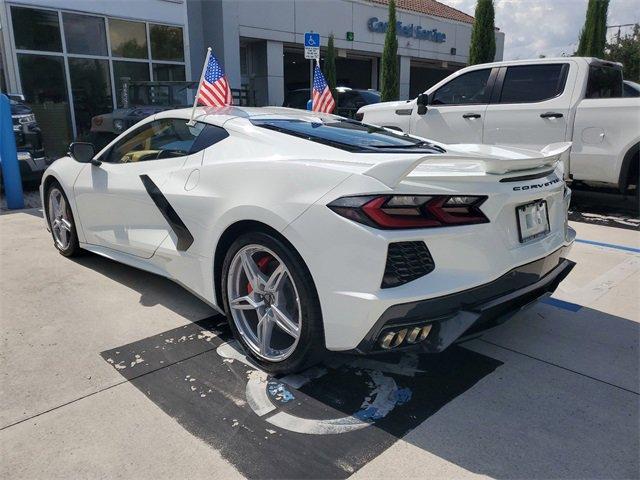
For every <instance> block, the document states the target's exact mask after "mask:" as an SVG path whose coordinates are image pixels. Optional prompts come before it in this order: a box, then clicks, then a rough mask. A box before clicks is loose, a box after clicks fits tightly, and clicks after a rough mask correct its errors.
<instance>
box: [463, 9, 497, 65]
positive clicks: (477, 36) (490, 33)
mask: <svg viewBox="0 0 640 480" xmlns="http://www.w3.org/2000/svg"><path fill="white" fill-rule="evenodd" d="M495 30H496V27H495V11H494V10H493V0H478V3H477V4H476V13H475V20H474V22H473V29H472V30H471V44H470V45H469V65H476V64H478V63H488V62H493V60H494V59H495V56H496V34H495Z"/></svg>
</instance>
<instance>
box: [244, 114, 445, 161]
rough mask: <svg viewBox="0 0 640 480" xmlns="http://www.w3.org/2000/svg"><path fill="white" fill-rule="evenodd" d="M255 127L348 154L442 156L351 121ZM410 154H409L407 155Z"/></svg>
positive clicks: (260, 122) (275, 122)
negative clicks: (424, 154)
mask: <svg viewBox="0 0 640 480" xmlns="http://www.w3.org/2000/svg"><path fill="white" fill-rule="evenodd" d="M251 122H252V123H253V124H254V125H256V126H258V127H262V128H266V129H269V130H274V131H276V132H280V133H285V134H287V135H292V136H294V137H298V138H304V139H305V140H309V141H312V142H317V143H322V144H324V145H329V146H332V147H336V148H340V149H342V150H347V151H349V152H362V153H367V152H370V153H372V152H375V153H381V152H382V153H385V152H389V153H392V152H396V153H397V152H399V151H402V152H406V153H441V152H444V150H443V149H442V148H440V147H438V146H436V145H433V144H431V143H429V142H425V141H422V140H417V139H415V138H413V137H410V136H409V135H405V134H402V133H394V132H391V131H389V130H386V129H384V128H380V127H374V126H372V125H366V124H364V123H360V122H356V121H354V120H348V119H330V120H319V121H317V122H313V121H307V120H299V119H253V120H252V121H251ZM407 150H409V152H407Z"/></svg>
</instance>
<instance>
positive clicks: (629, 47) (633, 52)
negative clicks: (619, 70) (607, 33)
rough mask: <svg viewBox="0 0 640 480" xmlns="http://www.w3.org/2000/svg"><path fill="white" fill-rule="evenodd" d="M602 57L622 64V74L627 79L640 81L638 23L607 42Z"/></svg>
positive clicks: (639, 30)
mask: <svg viewBox="0 0 640 480" xmlns="http://www.w3.org/2000/svg"><path fill="white" fill-rule="evenodd" d="M604 58H605V59H607V60H611V61H612V62H620V63H622V64H623V65H624V70H623V76H624V78H625V79H627V80H633V81H634V82H640V25H638V24H637V23H636V24H635V25H634V26H633V31H632V32H631V33H628V34H626V35H624V36H620V34H619V33H618V35H616V38H615V40H614V41H613V42H611V43H609V44H607V47H606V50H605V54H604Z"/></svg>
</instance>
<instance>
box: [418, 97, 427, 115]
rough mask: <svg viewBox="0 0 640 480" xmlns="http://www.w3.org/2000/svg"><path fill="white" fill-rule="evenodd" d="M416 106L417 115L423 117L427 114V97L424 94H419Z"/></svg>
mask: <svg viewBox="0 0 640 480" xmlns="http://www.w3.org/2000/svg"><path fill="white" fill-rule="evenodd" d="M416 103H417V104H418V115H424V114H425V113H427V105H429V95H427V94H426V93H421V94H420V95H418V100H417V102H416Z"/></svg>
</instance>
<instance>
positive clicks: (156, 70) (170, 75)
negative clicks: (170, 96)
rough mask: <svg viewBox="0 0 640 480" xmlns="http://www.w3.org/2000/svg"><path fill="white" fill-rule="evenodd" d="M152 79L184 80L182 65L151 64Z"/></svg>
mask: <svg viewBox="0 0 640 480" xmlns="http://www.w3.org/2000/svg"><path fill="white" fill-rule="evenodd" d="M153 79H154V80H162V81H165V82H166V81H170V82H176V81H184V80H185V79H186V76H185V72H184V65H167V64H162V63H154V64H153Z"/></svg>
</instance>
